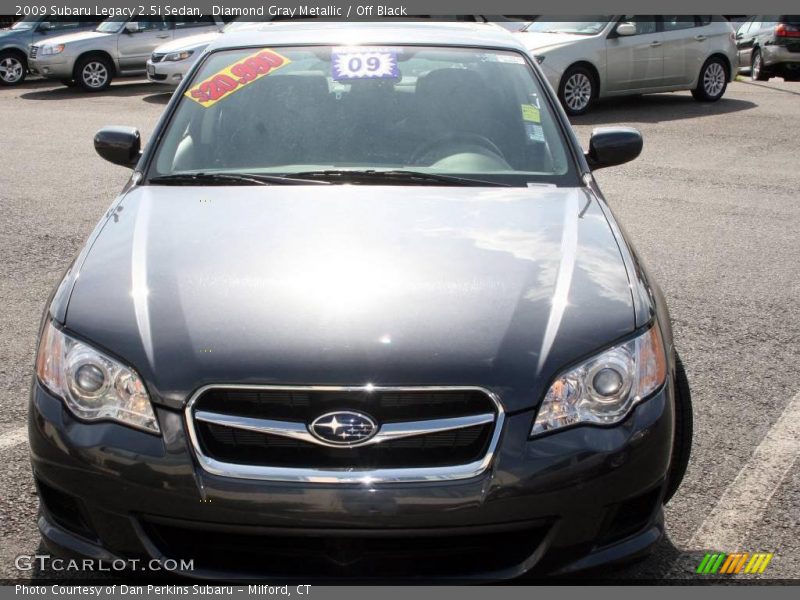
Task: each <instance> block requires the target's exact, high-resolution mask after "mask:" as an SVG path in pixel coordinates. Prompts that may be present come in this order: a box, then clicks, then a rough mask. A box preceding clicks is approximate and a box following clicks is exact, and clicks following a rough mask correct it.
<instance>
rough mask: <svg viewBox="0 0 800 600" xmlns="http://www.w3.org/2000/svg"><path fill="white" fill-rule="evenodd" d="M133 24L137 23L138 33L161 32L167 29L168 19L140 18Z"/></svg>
mask: <svg viewBox="0 0 800 600" xmlns="http://www.w3.org/2000/svg"><path fill="white" fill-rule="evenodd" d="M133 22H134V23H138V25H139V31H163V30H165V29H169V17H142V18H140V19H137V20H135V21H133Z"/></svg>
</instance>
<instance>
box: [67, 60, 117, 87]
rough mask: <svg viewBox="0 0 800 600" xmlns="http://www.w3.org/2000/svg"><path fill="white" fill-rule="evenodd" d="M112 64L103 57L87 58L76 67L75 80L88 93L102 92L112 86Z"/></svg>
mask: <svg viewBox="0 0 800 600" xmlns="http://www.w3.org/2000/svg"><path fill="white" fill-rule="evenodd" d="M111 78H112V66H111V62H110V61H109V60H108V59H107V58H105V57H102V56H87V57H86V58H84V59H81V60H80V61H79V62H78V64H77V65H76V67H75V80H76V81H77V82H78V85H80V86H81V87H82V88H83V89H84V90H86V91H87V92H101V91H103V90H105V89H108V86H110V85H111Z"/></svg>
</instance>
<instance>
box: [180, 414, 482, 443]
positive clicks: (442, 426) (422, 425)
mask: <svg viewBox="0 0 800 600" xmlns="http://www.w3.org/2000/svg"><path fill="white" fill-rule="evenodd" d="M194 418H195V420H197V421H203V422H204V423H212V424H214V425H223V426H225V427H234V428H236V429H246V430H248V431H256V432H258V433H266V434H269V435H279V436H281V437H287V438H292V439H295V440H302V441H303V442H308V443H310V444H317V445H319V446H327V447H329V448H341V445H337V444H329V443H327V442H325V441H324V440H321V439H319V438H317V437H314V436H313V435H312V434H311V433H309V431H308V426H307V425H306V424H305V423H298V422H296V421H273V420H271V419H254V418H252V417H241V416H238V415H223V414H220V413H215V412H209V411H205V410H198V411H197V412H196V413H195V414H194ZM492 421H494V414H493V413H486V414H482V415H469V416H466V417H455V418H452V419H430V420H427V421H405V422H402V423H386V424H384V425H381V427H380V429H379V430H378V433H377V434H375V435H374V436H372V437H371V438H368V439H367V440H365V441H363V442H361V443H358V444H351V445H350V447H351V448H362V447H364V446H370V445H372V444H379V443H381V442H385V441H386V440H396V439H400V438H406V437H412V436H415V435H427V434H429V433H438V432H440V431H451V430H453V429H463V428H465V427H475V426H476V425H485V424H486V423H491V422H492Z"/></svg>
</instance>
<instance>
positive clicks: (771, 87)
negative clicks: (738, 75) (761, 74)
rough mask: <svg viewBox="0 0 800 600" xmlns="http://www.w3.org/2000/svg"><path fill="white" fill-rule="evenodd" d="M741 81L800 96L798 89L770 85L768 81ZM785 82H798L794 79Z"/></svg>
mask: <svg viewBox="0 0 800 600" xmlns="http://www.w3.org/2000/svg"><path fill="white" fill-rule="evenodd" d="M779 81H780V80H779ZM740 83H743V84H745V85H752V86H754V87H760V88H764V89H767V90H775V91H776V92H783V93H784V94H793V95H794V96H800V91H796V90H787V89H784V88H782V87H776V86H774V85H769V84H768V83H767V82H764V83H758V82H756V81H741V82H740ZM785 83H796V82H794V81H787V82H785Z"/></svg>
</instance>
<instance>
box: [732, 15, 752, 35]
mask: <svg viewBox="0 0 800 600" xmlns="http://www.w3.org/2000/svg"><path fill="white" fill-rule="evenodd" d="M752 25H753V19H748V20H747V21H745V22H744V23H742V24H741V25H740V26H739V29H737V30H736V35H737V36H739V37H745V36H746V35H747V34H748V32H749V31H750V27H751V26H752Z"/></svg>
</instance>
